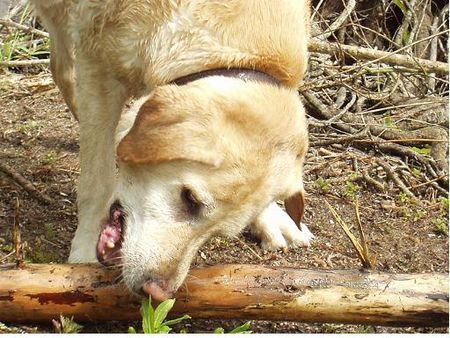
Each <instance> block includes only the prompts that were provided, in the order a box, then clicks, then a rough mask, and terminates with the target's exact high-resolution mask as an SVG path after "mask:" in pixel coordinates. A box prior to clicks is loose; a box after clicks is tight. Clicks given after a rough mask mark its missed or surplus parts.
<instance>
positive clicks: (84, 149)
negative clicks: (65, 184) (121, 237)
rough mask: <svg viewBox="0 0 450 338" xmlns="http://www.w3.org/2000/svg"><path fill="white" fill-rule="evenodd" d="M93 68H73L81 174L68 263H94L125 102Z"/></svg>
mask: <svg viewBox="0 0 450 338" xmlns="http://www.w3.org/2000/svg"><path fill="white" fill-rule="evenodd" d="M80 58H81V56H80ZM97 62H98V61H97ZM92 64H94V65H95V64H96V63H95V62H94V60H91V61H90V62H85V63H84V64H83V63H81V62H79V63H78V64H77V65H76V71H77V87H76V97H77V104H78V116H79V122H80V167H81V174H80V179H79V182H78V228H77V230H76V232H75V237H74V238H73V241H72V247H71V250H70V256H69V262H71V263H81V262H94V261H97V257H96V244H97V241H98V237H99V233H100V227H101V222H102V221H104V219H105V217H106V216H107V212H108V211H107V210H108V208H109V205H108V202H110V199H111V196H112V193H113V189H114V185H115V176H116V175H115V174H116V162H115V147H114V133H115V129H116V125H117V122H118V119H119V117H120V113H121V110H122V108H123V105H124V101H125V95H124V91H123V88H122V85H121V84H120V83H119V82H118V81H116V80H114V79H113V78H112V76H110V75H108V74H106V72H103V71H102V69H97V68H95V67H93V66H92Z"/></svg>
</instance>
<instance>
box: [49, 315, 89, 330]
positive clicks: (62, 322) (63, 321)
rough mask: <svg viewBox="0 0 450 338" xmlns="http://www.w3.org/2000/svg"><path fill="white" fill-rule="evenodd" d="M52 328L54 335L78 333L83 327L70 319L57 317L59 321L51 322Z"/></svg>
mask: <svg viewBox="0 0 450 338" xmlns="http://www.w3.org/2000/svg"><path fill="white" fill-rule="evenodd" d="M52 323H53V327H54V328H55V332H56V333H78V332H80V331H81V329H82V328H83V326H81V325H80V324H78V323H76V322H74V321H73V317H72V318H67V317H64V316H62V315H61V316H59V320H55V319H53V320H52Z"/></svg>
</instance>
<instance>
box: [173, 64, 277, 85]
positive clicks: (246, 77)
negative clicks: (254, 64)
mask: <svg viewBox="0 0 450 338" xmlns="http://www.w3.org/2000/svg"><path fill="white" fill-rule="evenodd" d="M208 76H226V77H234V78H237V79H241V80H243V81H259V82H267V83H270V84H274V85H277V86H279V85H280V84H281V81H279V80H278V79H276V78H274V77H273V76H271V75H269V74H267V73H264V72H260V71H259V70H253V69H245V68H218V69H210V70H204V71H201V72H198V73H193V74H189V75H185V76H182V77H179V78H178V79H175V80H173V81H172V82H171V83H174V84H176V85H178V86H182V85H185V84H188V83H189V82H192V81H195V80H199V79H203V78H205V77H208Z"/></svg>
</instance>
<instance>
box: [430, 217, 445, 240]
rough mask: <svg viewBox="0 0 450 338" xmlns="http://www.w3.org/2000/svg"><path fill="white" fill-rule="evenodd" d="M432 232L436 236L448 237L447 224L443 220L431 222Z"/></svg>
mask: <svg viewBox="0 0 450 338" xmlns="http://www.w3.org/2000/svg"><path fill="white" fill-rule="evenodd" d="M433 224H434V232H435V233H437V234H438V235H444V236H448V224H447V220H446V219H444V218H436V219H434V220H433Z"/></svg>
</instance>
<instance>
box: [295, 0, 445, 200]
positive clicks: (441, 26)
mask: <svg viewBox="0 0 450 338" xmlns="http://www.w3.org/2000/svg"><path fill="white" fill-rule="evenodd" d="M312 5H313V7H314V8H313V14H312V19H313V29H312V37H313V38H312V41H311V42H310V46H309V50H310V63H309V71H308V75H307V77H306V79H305V82H304V84H303V85H302V87H301V88H300V93H301V95H302V96H303V99H304V102H305V105H306V107H307V110H308V114H309V115H310V118H309V122H310V137H311V146H312V147H311V148H312V149H311V152H312V153H313V156H310V157H311V158H312V159H313V161H315V162H319V163H313V164H315V166H313V168H312V169H309V171H314V170H316V169H319V168H322V167H323V166H324V165H326V163H327V162H328V160H327V159H324V160H322V161H320V160H317V159H318V158H321V157H322V158H324V157H326V156H330V155H331V156H332V157H335V158H336V157H339V156H340V155H342V156H344V157H346V158H347V159H348V158H349V157H350V158H351V159H352V160H353V161H354V162H355V161H358V167H357V168H355V169H354V170H355V172H357V175H358V176H359V178H361V179H363V180H364V181H366V182H367V183H368V184H369V185H371V186H373V187H374V188H375V189H377V190H380V191H386V189H388V188H391V189H392V188H394V189H398V190H399V191H400V192H401V193H403V194H405V195H406V196H408V197H410V198H426V199H431V200H434V199H435V198H437V197H438V196H444V197H446V196H448V120H449V116H448V91H449V82H448V63H447V59H448V45H447V41H448V32H449V9H448V2H446V1H437V0H390V1H388V0H376V1H372V0H370V1H369V0H359V1H355V0H341V1H335V0H314V1H312ZM307 171H308V168H307Z"/></svg>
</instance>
